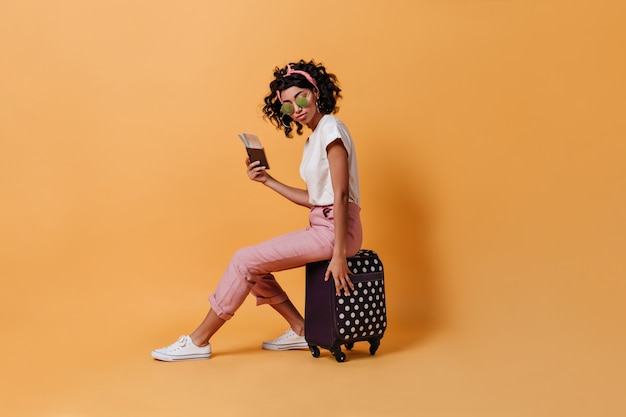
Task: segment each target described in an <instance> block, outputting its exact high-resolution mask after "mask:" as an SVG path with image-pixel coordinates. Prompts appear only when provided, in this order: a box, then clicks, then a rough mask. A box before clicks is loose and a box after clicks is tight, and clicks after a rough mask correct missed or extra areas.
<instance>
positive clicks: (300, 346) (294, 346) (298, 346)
mask: <svg viewBox="0 0 626 417" xmlns="http://www.w3.org/2000/svg"><path fill="white" fill-rule="evenodd" d="M308 348H309V345H308V344H307V345H305V344H302V343H294V344H287V345H270V344H267V343H263V349H265V350H297V349H308Z"/></svg>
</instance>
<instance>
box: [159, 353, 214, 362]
mask: <svg viewBox="0 0 626 417" xmlns="http://www.w3.org/2000/svg"><path fill="white" fill-rule="evenodd" d="M152 357H153V358H154V359H156V360H159V361H164V362H176V361H188V360H199V359H210V358H211V355H210V354H209V355H206V354H197V355H180V356H170V355H162V354H160V353H155V352H153V353H152Z"/></svg>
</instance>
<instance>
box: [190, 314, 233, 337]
mask: <svg viewBox="0 0 626 417" xmlns="http://www.w3.org/2000/svg"><path fill="white" fill-rule="evenodd" d="M224 323H226V321H225V320H222V319H221V318H219V317H218V316H217V314H216V313H215V312H214V311H213V309H210V310H209V312H208V314H207V315H206V317H205V318H204V320H202V323H200V325H199V326H198V327H196V329H195V330H194V331H193V332H191V334H190V335H189V337H191V340H192V341H193V344H194V345H196V346H206V345H208V344H209V340H211V336H213V335H214V334H215V332H217V331H218V330H219V329H220V327H222V326H223V325H224Z"/></svg>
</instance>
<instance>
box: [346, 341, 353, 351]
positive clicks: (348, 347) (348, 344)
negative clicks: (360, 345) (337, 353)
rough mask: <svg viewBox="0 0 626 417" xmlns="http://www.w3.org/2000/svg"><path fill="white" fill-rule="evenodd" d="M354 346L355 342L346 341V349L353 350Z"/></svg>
mask: <svg viewBox="0 0 626 417" xmlns="http://www.w3.org/2000/svg"><path fill="white" fill-rule="evenodd" d="M353 347H354V343H352V342H350V343H346V349H348V350H352V348H353Z"/></svg>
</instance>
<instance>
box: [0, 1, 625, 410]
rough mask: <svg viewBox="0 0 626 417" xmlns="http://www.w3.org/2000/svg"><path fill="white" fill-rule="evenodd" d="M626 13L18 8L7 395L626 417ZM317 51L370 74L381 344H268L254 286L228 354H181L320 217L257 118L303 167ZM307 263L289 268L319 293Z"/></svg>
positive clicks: (389, 6) (368, 198)
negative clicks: (296, 233)
mask: <svg viewBox="0 0 626 417" xmlns="http://www.w3.org/2000/svg"><path fill="white" fill-rule="evenodd" d="M625 23H626V6H625V5H624V3H623V2H621V1H617V0H615V1H609V0H601V1H543V2H540V1H532V0H528V1H521V0H520V1H515V0H513V1H504V0H503V1H487V0H483V1H481V0H475V1H468V0H442V1H429V0H423V1H422V0H417V1H416V0H389V1H386V2H379V1H371V0H365V1H363V0H361V1H355V0H351V1H329V0H320V1H318V2H309V3H271V4H270V3H266V2H257V1H250V0H234V1H228V2H206V1H198V0H190V1H183V2H166V1H159V0H157V1H146V0H135V1H130V2H129V1H119V0H113V1H107V2H84V1H78V0H62V1H57V2H47V1H17V0H3V2H2V5H1V6H0V51H2V53H1V54H0V59H1V60H2V62H1V63H0V73H1V77H0V97H1V98H0V277H1V280H2V281H1V282H2V292H1V293H0V294H1V295H0V301H1V303H0V312H1V317H0V320H1V321H0V323H1V325H2V332H1V333H0V352H1V354H2V355H1V356H2V358H3V365H2V371H1V379H0V410H1V411H3V413H2V414H6V415H15V416H54V417H59V416H126V415H128V416H139V415H146V416H179V415H190V414H192V413H194V414H195V413H198V412H208V413H211V414H213V415H215V414H216V413H218V414H220V415H243V414H249V413H251V412H255V413H256V414H257V415H267V416H275V415H304V416H309V415H319V414H320V413H321V412H324V413H325V415H331V416H332V415H342V416H352V415H354V416H356V415H360V416H369V415H372V416H373V415H393V416H405V415H406V416H413V415H427V416H470V415H472V416H473V415H476V416H530V415H532V416H556V415H564V416H565V415H567V416H588V415H605V416H617V415H623V414H624V413H625V412H626V406H625V404H624V400H623V393H624V392H625V390H626V383H625V380H626V378H625V376H624V375H625V372H626V366H625V365H626V361H625V360H624V351H625V350H626V336H625V335H624V327H625V325H626V307H625V303H624V296H625V295H626V291H625V290H626V279H625V278H626V260H625V257H624V253H625V252H626V221H625V220H624V213H625V212H626V168H625V167H626V141H625V140H624V138H625V137H626V122H625V120H626V119H625V118H624V114H625V111H626V103H625V98H626V77H625V74H626V62H625V56H624V50H625V49H624V47H625V41H626V32H625V31H624V24H625ZM300 57H302V58H304V59H310V58H314V59H316V60H318V61H321V62H323V63H324V64H325V65H327V67H328V69H329V70H330V71H331V72H334V73H336V74H337V75H338V76H339V79H340V81H341V85H342V87H343V90H344V97H345V98H344V100H343V101H342V102H341V103H340V105H341V111H340V112H339V117H340V118H342V119H343V120H344V121H345V122H346V124H347V125H348V126H349V128H350V130H351V132H352V134H353V136H354V138H355V140H356V143H357V151H358V154H359V166H360V172H361V182H362V184H361V186H362V206H363V211H362V216H363V222H364V227H365V242H364V246H365V247H368V248H371V249H374V250H376V251H377V252H378V253H379V254H380V256H381V258H382V259H383V262H384V263H385V267H386V278H387V279H386V285H387V293H388V303H389V305H388V311H389V317H388V319H389V329H388V332H387V334H386V335H385V339H384V340H383V343H382V344H381V348H380V350H379V353H377V355H376V357H374V358H371V357H369V355H368V354H367V348H366V347H357V348H355V351H354V352H351V353H349V354H348V362H346V363H345V364H337V363H336V362H335V361H334V360H332V358H329V357H328V356H327V355H326V356H323V357H322V358H319V359H312V358H311V357H310V355H309V353H308V352H284V353H276V352H265V351H262V350H260V342H261V341H262V340H265V339H268V338H271V337H274V336H276V335H278V334H279V333H280V332H281V331H282V330H284V325H283V323H282V322H281V321H280V319H279V318H278V317H277V316H276V315H275V314H273V313H272V312H271V311H270V309H268V308H256V307H254V302H253V300H252V299H251V300H249V302H247V303H246V304H245V305H244V307H243V308H242V309H241V310H240V312H239V313H238V314H237V316H236V318H235V319H234V320H233V321H232V322H230V323H228V325H227V326H225V327H224V328H223V330H222V332H220V333H219V334H218V335H217V336H216V337H215V338H214V341H213V349H214V352H215V355H214V358H213V359H211V360H209V361H202V362H190V363H180V364H163V363H158V362H155V361H153V360H152V359H151V358H150V356H149V353H150V350H152V349H153V348H156V347H160V346H163V345H165V344H168V343H171V342H173V341H174V340H175V338H176V337H177V336H178V335H179V334H181V333H183V332H188V331H190V330H191V329H192V328H193V327H194V326H195V325H196V324H197V322H198V321H199V320H200V319H201V318H202V316H203V315H204V313H205V312H206V309H207V308H208V303H207V301H206V296H207V295H208V294H209V293H210V291H211V290H212V289H213V287H214V286H215V284H216V283H217V280H218V279H219V277H220V275H221V273H222V271H223V270H224V268H225V267H226V264H227V262H228V259H229V258H230V256H231V254H232V253H233V252H234V251H235V250H236V249H237V248H239V247H241V246H244V245H248V244H252V243H255V242H258V241H260V240H263V239H265V238H268V237H270V236H273V235H276V234H278V233H282V232H285V231H289V230H292V229H294V228H299V227H303V226H304V225H305V222H306V211H303V210H302V209H299V208H297V207H294V206H293V205H291V204H289V203H288V202H286V201H285V200H283V199H281V198H279V197H277V196H276V195H275V194H273V193H272V192H270V191H269V190H266V189H264V187H262V186H259V185H258V184H255V183H252V182H250V181H249V180H248V179H247V177H246V175H245V168H244V165H243V159H244V151H243V147H242V145H241V143H240V142H239V139H237V136H236V135H237V133H239V132H241V131H247V132H255V133H257V134H259V136H260V137H261V138H262V140H263V142H264V144H265V147H266V150H267V152H268V156H269V160H270V163H271V165H272V173H273V174H274V175H275V176H276V177H278V178H279V179H281V180H283V181H285V182H287V183H289V184H293V185H301V182H300V179H299V177H298V172H297V168H298V165H299V157H300V153H301V147H302V143H303V138H296V139H294V140H287V139H285V138H284V137H283V136H282V134H281V133H280V132H278V131H276V130H274V128H273V127H272V126H270V125H269V124H268V123H266V122H264V121H263V120H262V118H261V111H260V107H261V104H262V98H263V97H264V95H265V94H266V92H267V85H268V82H269V81H270V79H271V72H272V70H273V68H274V66H276V65H284V64H286V63H287V62H289V61H291V60H296V59H298V58H300ZM302 276H303V271H302V270H301V269H300V270H295V271H289V272H285V273H281V274H279V279H280V280H281V282H283V283H284V284H285V287H286V289H287V290H288V292H289V293H290V294H291V295H292V297H293V299H294V301H295V302H296V304H297V305H300V306H302V304H303V298H304V294H303V280H302ZM363 398H364V399H363ZM276 410H278V411H276Z"/></svg>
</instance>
